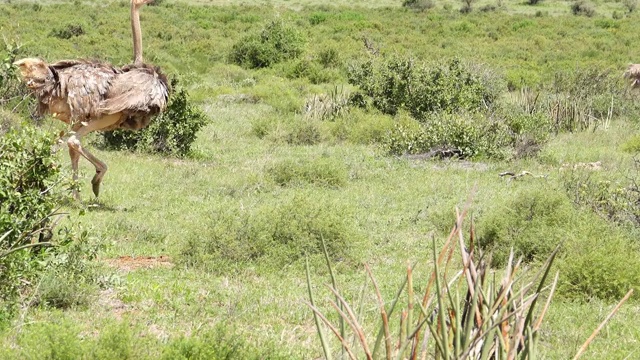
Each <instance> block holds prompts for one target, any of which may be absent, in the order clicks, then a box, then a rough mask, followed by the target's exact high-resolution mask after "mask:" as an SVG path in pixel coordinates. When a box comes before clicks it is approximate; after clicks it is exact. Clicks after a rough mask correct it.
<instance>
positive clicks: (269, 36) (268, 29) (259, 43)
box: [230, 20, 305, 68]
mask: <svg viewBox="0 0 640 360" xmlns="http://www.w3.org/2000/svg"><path fill="white" fill-rule="evenodd" d="M304 44H305V39H304V36H303V35H302V33H300V32H299V31H298V30H296V29H295V28H293V27H291V26H289V25H287V24H285V23H284V22H283V21H279V20H273V21H271V22H270V23H268V24H267V25H266V26H265V27H264V28H263V29H262V31H261V32H260V33H258V34H249V35H247V36H245V37H243V38H242V39H240V41H238V42H237V43H236V44H234V45H233V48H232V49H231V54H230V60H231V61H232V62H233V63H236V64H238V65H240V66H243V67H247V68H265V67H269V66H271V65H273V64H276V63H279V62H281V61H283V60H290V59H295V58H297V57H298V56H299V55H300V54H302V51H303V49H304Z"/></svg>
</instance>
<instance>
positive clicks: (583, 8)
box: [571, 0, 596, 17]
mask: <svg viewBox="0 0 640 360" xmlns="http://www.w3.org/2000/svg"><path fill="white" fill-rule="evenodd" d="M571 13H573V15H579V16H587V17H592V16H594V15H595V14H596V9H595V8H594V7H593V4H591V3H590V2H587V1H585V0H576V1H574V2H573V4H571Z"/></svg>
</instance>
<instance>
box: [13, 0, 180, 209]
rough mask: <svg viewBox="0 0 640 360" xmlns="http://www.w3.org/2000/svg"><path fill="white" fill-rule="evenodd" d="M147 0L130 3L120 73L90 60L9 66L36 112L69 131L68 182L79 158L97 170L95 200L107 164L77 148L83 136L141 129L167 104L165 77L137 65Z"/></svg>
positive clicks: (35, 61) (31, 61)
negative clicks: (129, 46)
mask: <svg viewBox="0 0 640 360" xmlns="http://www.w3.org/2000/svg"><path fill="white" fill-rule="evenodd" d="M151 1H153V0H131V29H132V32H133V54H134V60H133V64H130V65H126V66H124V67H122V68H116V67H114V66H112V65H110V64H109V63H106V62H100V61H89V60H63V61H58V62H56V63H53V64H48V63H46V62H45V61H44V60H42V59H38V58H25V59H21V60H18V61H16V62H15V63H14V65H16V66H18V67H19V71H20V74H21V76H22V78H23V82H25V83H26V86H27V87H28V88H29V89H31V90H32V91H33V92H34V94H35V97H36V99H37V101H38V112H39V113H40V114H45V113H50V114H51V115H52V116H53V117H55V118H57V119H59V120H61V121H63V122H65V123H67V124H69V125H70V126H71V132H70V134H71V135H70V136H69V138H68V139H67V145H68V147H69V156H70V158H71V168H72V173H73V180H74V181H76V180H77V179H78V161H79V160H80V156H83V157H84V158H86V159H87V160H88V161H89V162H90V163H91V164H93V166H94V167H95V168H96V174H95V176H94V177H93V179H92V180H91V184H92V190H93V193H94V194H95V196H96V197H97V196H98V195H99V193H100V183H101V182H102V179H103V177H104V175H105V173H106V171H107V165H106V164H105V163H104V162H103V161H101V160H100V159H98V158H97V157H95V156H94V155H93V154H91V153H90V152H89V151H88V150H87V149H85V148H84V147H83V146H82V143H81V139H82V137H83V136H84V135H86V134H88V133H90V132H93V131H110V130H115V129H129V130H139V129H142V128H144V127H145V126H147V125H148V124H149V122H150V121H151V119H152V118H153V117H154V116H155V115H157V114H159V113H161V112H162V111H164V110H165V108H166V105H167V100H168V96H169V84H168V81H167V77H166V76H165V75H164V74H162V72H161V71H160V69H159V68H157V67H155V66H152V65H148V64H145V63H144V62H143V60H142V31H141V29H140V13H139V11H140V8H141V7H142V6H143V5H145V4H148V3H150V2H151ZM73 196H74V197H75V198H76V199H77V200H80V195H79V194H78V191H77V190H73Z"/></svg>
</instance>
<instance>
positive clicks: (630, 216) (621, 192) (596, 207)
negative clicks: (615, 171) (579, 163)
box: [563, 159, 640, 229]
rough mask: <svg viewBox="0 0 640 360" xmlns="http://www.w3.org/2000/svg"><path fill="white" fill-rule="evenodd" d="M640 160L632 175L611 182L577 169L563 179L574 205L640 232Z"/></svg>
mask: <svg viewBox="0 0 640 360" xmlns="http://www.w3.org/2000/svg"><path fill="white" fill-rule="evenodd" d="M639 180H640V161H639V160H637V159H636V160H635V161H634V165H633V166H632V167H631V168H630V170H629V174H628V175H627V176H624V177H615V180H613V181H612V180H609V179H608V178H606V177H604V176H596V175H595V174H593V173H592V172H590V171H579V170H574V171H571V172H569V173H567V174H566V175H564V176H563V181H564V186H565V190H566V191H567V194H568V195H569V196H570V197H571V199H572V200H573V202H574V204H576V205H577V206H580V207H584V208H587V209H589V210H590V211H592V212H593V213H595V214H597V215H598V216H600V217H602V218H603V219H606V220H608V221H612V222H614V223H617V224H620V225H624V226H630V227H632V228H637V229H640V187H639V186H638V183H639V182H640V181H639Z"/></svg>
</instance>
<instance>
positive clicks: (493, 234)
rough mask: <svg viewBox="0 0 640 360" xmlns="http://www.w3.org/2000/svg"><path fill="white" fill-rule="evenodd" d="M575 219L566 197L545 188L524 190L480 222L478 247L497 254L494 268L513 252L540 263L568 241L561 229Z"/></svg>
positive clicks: (494, 256)
mask: <svg viewBox="0 0 640 360" xmlns="http://www.w3.org/2000/svg"><path fill="white" fill-rule="evenodd" d="M573 218H574V211H573V208H572V207H571V202H570V201H569V199H568V198H567V197H566V196H565V194H564V193H562V192H558V191H553V190H552V189H549V188H547V187H545V186H535V187H532V188H529V189H521V190H520V191H518V192H517V193H515V194H512V195H511V197H510V198H509V199H508V200H507V202H506V204H504V205H502V206H499V207H498V208H497V209H495V210H492V211H489V213H487V214H485V215H484V217H483V218H482V219H481V220H480V221H479V223H478V227H479V229H480V231H481V233H480V234H479V237H478V244H479V245H480V247H481V248H483V249H484V250H485V251H487V252H489V251H490V252H491V253H492V254H493V257H492V265H493V266H502V265H504V264H505V263H506V260H507V258H508V257H509V252H510V250H511V249H513V250H514V252H515V255H516V256H522V257H523V259H524V261H526V262H532V261H534V260H540V257H543V258H544V257H546V256H547V255H548V254H549V253H550V252H551V251H553V249H554V248H555V247H556V246H558V244H559V243H560V242H561V241H562V240H563V239H564V234H563V233H562V232H559V231H558V228H561V227H562V226H563V225H564V224H568V223H571V220H572V219H573Z"/></svg>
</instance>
